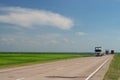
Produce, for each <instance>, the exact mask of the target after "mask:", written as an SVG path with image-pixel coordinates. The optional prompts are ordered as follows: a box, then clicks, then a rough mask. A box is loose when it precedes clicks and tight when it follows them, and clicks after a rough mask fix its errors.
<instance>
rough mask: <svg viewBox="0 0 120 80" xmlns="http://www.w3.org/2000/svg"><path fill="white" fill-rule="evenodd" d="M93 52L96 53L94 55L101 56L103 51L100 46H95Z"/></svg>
mask: <svg viewBox="0 0 120 80" xmlns="http://www.w3.org/2000/svg"><path fill="white" fill-rule="evenodd" d="M95 53H96V56H103V55H104V53H103V51H102V47H95Z"/></svg>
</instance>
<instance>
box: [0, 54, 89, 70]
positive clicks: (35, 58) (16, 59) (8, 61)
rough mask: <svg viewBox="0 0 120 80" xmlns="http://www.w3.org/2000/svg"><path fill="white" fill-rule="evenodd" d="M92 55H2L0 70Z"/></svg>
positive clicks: (0, 55) (0, 57)
mask: <svg viewBox="0 0 120 80" xmlns="http://www.w3.org/2000/svg"><path fill="white" fill-rule="evenodd" d="M87 56H91V54H69V53H66V54H65V53H54V54H53V53H0V68H8V67H15V66H23V65H31V64H38V63H45V62H50V61H57V60H63V59H69V58H78V57H87Z"/></svg>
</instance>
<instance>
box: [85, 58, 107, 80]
mask: <svg viewBox="0 0 120 80" xmlns="http://www.w3.org/2000/svg"><path fill="white" fill-rule="evenodd" d="M108 60H109V59H107V60H105V61H104V62H103V63H102V64H101V65H100V66H99V67H98V68H97V69H96V70H95V71H94V72H93V73H91V74H90V75H89V76H88V77H87V78H86V79H85V80H89V79H90V78H91V77H92V76H93V75H94V74H95V73H97V72H98V71H99V70H100V69H101V68H102V66H103V65H104V64H105V63H106V62H107V61H108Z"/></svg>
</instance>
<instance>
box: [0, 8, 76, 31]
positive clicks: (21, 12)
mask: <svg viewBox="0 0 120 80" xmlns="http://www.w3.org/2000/svg"><path fill="white" fill-rule="evenodd" d="M0 12H2V13H4V14H0V22H1V23H7V24H12V25H17V26H21V27H28V28H29V27H33V26H35V25H37V26H41V25H42V26H52V27H57V28H59V29H63V30H69V29H71V28H72V26H73V25H74V23H73V20H72V19H70V18H68V17H65V16H63V15H60V14H58V13H53V12H50V11H45V10H37V9H36V10H35V9H29V8H21V7H1V8H0Z"/></svg>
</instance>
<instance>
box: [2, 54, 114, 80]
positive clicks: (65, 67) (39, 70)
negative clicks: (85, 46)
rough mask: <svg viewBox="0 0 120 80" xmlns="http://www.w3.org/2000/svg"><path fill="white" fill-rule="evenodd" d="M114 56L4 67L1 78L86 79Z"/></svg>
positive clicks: (35, 79)
mask: <svg viewBox="0 0 120 80" xmlns="http://www.w3.org/2000/svg"><path fill="white" fill-rule="evenodd" d="M112 57H113V56H112V55H108V56H102V57H83V58H76V59H69V60H62V61H56V62H50V63H44V64H37V65H32V66H24V67H16V68H9V69H2V70H0V80H85V79H86V78H87V77H88V76H89V75H90V74H91V73H92V72H94V71H95V70H96V69H97V68H98V67H99V66H100V65H101V64H102V63H103V62H105V60H107V59H109V61H108V62H110V61H111V60H112ZM105 65H109V64H105ZM97 80H98V79H97Z"/></svg>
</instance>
